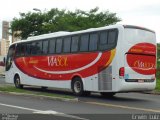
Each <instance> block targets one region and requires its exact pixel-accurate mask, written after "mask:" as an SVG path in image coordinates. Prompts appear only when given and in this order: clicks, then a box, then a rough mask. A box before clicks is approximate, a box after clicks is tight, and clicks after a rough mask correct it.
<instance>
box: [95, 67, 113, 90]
mask: <svg viewBox="0 0 160 120" xmlns="http://www.w3.org/2000/svg"><path fill="white" fill-rule="evenodd" d="M98 88H99V90H112V66H109V67H107V68H106V69H104V70H103V71H101V72H100V73H99V74H98Z"/></svg>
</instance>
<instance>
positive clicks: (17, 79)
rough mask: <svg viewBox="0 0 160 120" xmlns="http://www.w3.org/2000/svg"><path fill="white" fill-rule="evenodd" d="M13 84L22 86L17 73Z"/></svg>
mask: <svg viewBox="0 0 160 120" xmlns="http://www.w3.org/2000/svg"><path fill="white" fill-rule="evenodd" d="M14 85H15V87H16V88H20V89H22V88H23V85H21V81H20V77H19V76H18V75H16V76H15V77H14Z"/></svg>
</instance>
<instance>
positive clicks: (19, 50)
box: [16, 44, 25, 57]
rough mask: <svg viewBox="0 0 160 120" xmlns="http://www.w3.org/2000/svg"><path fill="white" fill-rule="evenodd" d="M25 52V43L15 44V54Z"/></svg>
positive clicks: (19, 54)
mask: <svg viewBox="0 0 160 120" xmlns="http://www.w3.org/2000/svg"><path fill="white" fill-rule="evenodd" d="M24 54H25V44H17V47H16V56H17V57H19V56H24Z"/></svg>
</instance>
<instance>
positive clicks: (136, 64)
mask: <svg viewBox="0 0 160 120" xmlns="http://www.w3.org/2000/svg"><path fill="white" fill-rule="evenodd" d="M133 66H134V67H138V68H144V69H146V68H155V65H154V64H153V63H151V62H146V61H145V62H144V61H141V60H136V61H135V62H134V64H133Z"/></svg>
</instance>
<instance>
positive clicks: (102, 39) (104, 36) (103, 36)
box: [100, 31, 108, 45]
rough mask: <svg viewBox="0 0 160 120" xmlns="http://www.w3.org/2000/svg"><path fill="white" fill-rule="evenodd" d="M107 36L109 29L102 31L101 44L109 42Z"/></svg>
mask: <svg viewBox="0 0 160 120" xmlns="http://www.w3.org/2000/svg"><path fill="white" fill-rule="evenodd" d="M107 36H108V33H107V31H102V32H101V33H100V44H101V45H103V44H107V43H108V41H107Z"/></svg>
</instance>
